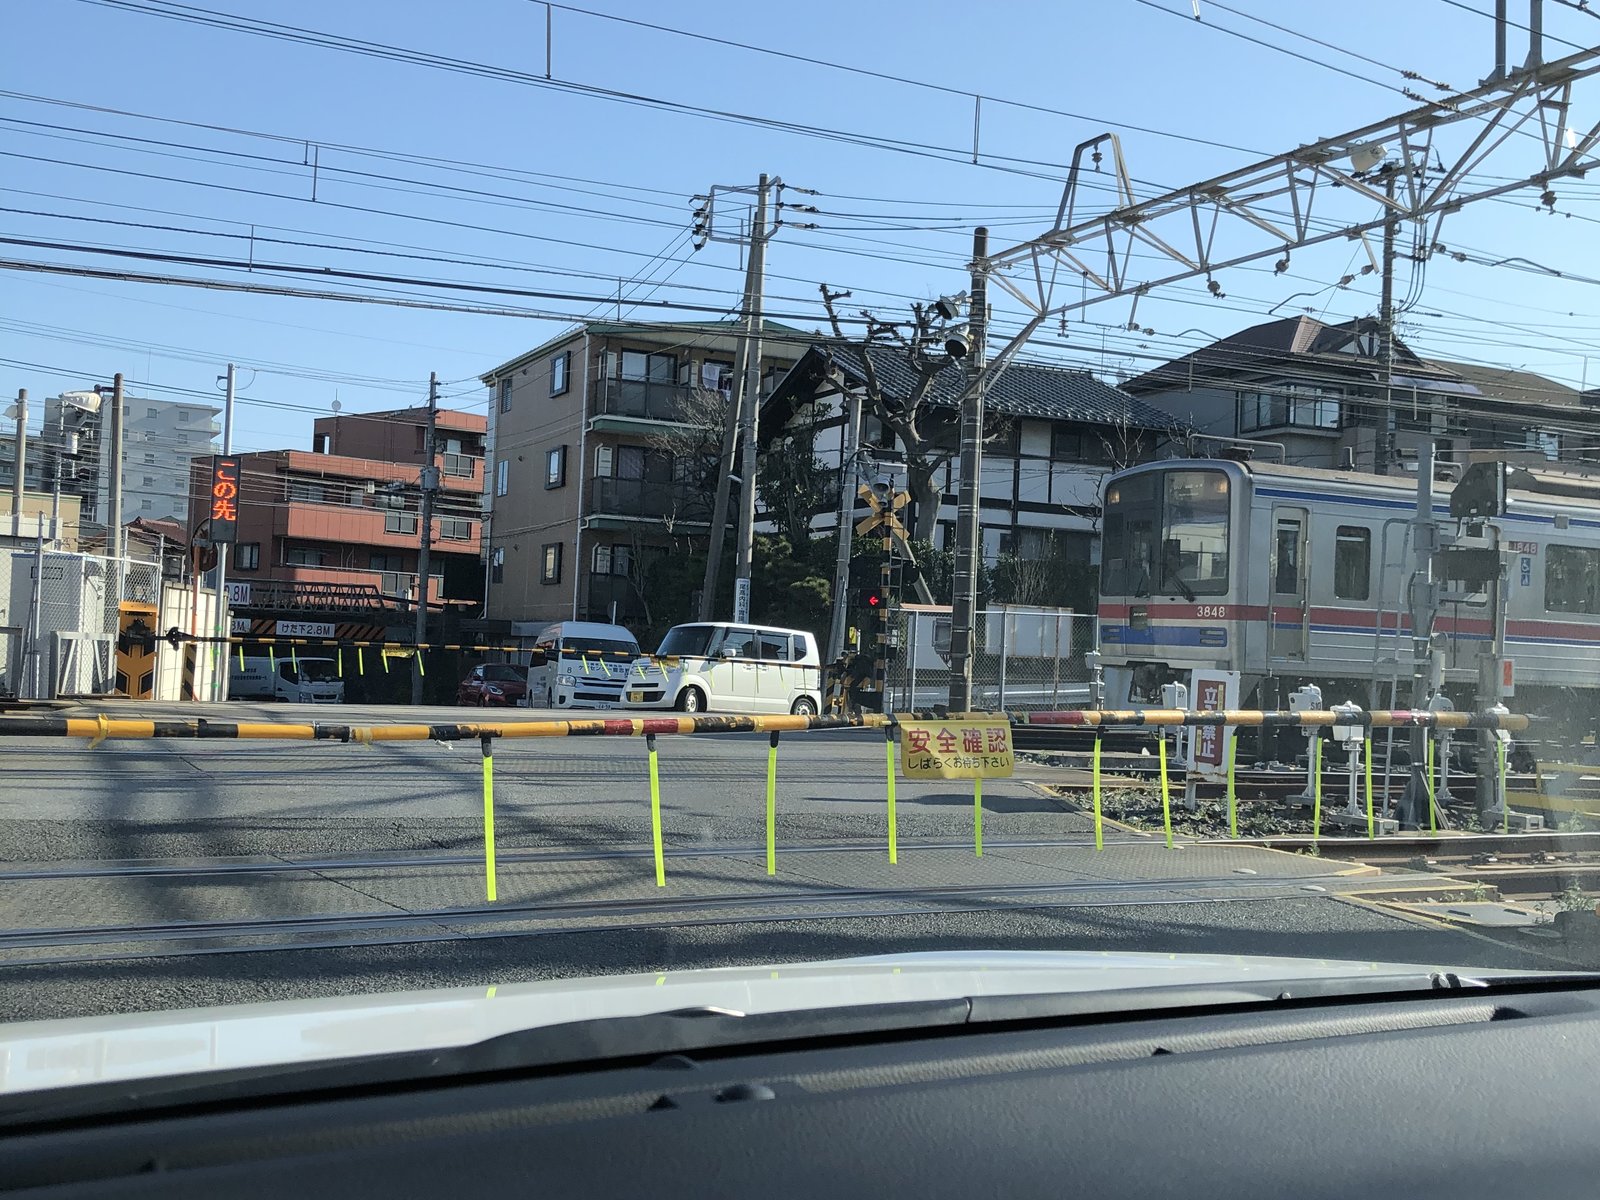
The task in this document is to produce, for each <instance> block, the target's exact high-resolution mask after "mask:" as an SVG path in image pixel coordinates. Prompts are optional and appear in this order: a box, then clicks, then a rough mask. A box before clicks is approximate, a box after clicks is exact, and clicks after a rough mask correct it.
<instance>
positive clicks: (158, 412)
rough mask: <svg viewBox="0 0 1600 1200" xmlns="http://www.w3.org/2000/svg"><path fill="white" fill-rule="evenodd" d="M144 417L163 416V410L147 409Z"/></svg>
mask: <svg viewBox="0 0 1600 1200" xmlns="http://www.w3.org/2000/svg"><path fill="white" fill-rule="evenodd" d="M124 411H126V410H124ZM144 415H145V416H147V417H159V416H160V415H161V410H160V409H159V408H147V409H145V410H144Z"/></svg>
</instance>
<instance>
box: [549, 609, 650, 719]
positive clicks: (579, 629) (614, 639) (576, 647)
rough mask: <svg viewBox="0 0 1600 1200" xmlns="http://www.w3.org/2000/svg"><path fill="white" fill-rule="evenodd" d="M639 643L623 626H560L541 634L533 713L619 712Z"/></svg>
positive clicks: (578, 623) (593, 623) (588, 623)
mask: <svg viewBox="0 0 1600 1200" xmlns="http://www.w3.org/2000/svg"><path fill="white" fill-rule="evenodd" d="M638 657H639V643H638V642H637V641H636V640H635V639H634V636H633V634H631V633H629V632H628V631H627V630H626V629H624V628H623V627H622V626H621V625H605V624H601V623H600V622H597V621H558V622H556V623H555V624H553V625H549V626H547V627H546V628H544V629H542V630H540V631H539V635H538V637H537V638H536V639H535V640H534V644H533V665H532V666H531V667H529V668H528V691H527V696H528V699H527V704H528V706H529V707H530V708H615V707H617V705H619V704H621V703H622V691H623V688H624V687H625V686H626V682H627V679H628V673H629V671H630V669H631V668H632V667H633V664H634V661H635V660H636V659H637V658H638Z"/></svg>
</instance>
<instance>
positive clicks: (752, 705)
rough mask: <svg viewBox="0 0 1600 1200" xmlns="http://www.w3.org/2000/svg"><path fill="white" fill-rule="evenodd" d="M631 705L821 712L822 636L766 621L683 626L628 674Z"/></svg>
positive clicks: (689, 709) (693, 709) (673, 630)
mask: <svg viewBox="0 0 1600 1200" xmlns="http://www.w3.org/2000/svg"><path fill="white" fill-rule="evenodd" d="M626 703H627V704H628V705H630V706H633V705H639V706H642V707H645V708H676V709H678V710H679V711H680V712H689V713H695V712H711V711H715V712H775V713H803V714H806V715H815V714H816V713H818V712H820V711H822V660H821V658H820V657H819V655H818V653H817V639H816V638H815V637H813V636H812V635H811V634H809V633H807V632H805V631H804V630H801V629H774V628H771V627H768V626H763V625H733V624H722V623H697V624H693V625H677V626H674V627H673V628H671V629H669V630H668V631H667V636H666V637H664V638H662V639H661V647H660V649H658V650H657V651H656V653H655V655H654V656H653V657H651V658H642V659H640V660H639V662H638V663H637V664H635V667H634V670H633V672H632V673H631V674H630V675H629V676H628V686H627V700H626Z"/></svg>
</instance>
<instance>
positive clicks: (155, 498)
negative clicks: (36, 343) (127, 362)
mask: <svg viewBox="0 0 1600 1200" xmlns="http://www.w3.org/2000/svg"><path fill="white" fill-rule="evenodd" d="M102 399H103V401H104V403H98V401H100V400H102ZM110 399H111V397H110V392H109V390H107V391H106V392H105V393H104V394H103V397H102V396H97V395H96V394H95V393H94V392H65V393H63V394H62V395H60V396H52V397H50V398H49V399H47V400H46V401H45V411H44V426H43V429H42V431H41V432H42V437H41V439H40V440H41V441H42V443H43V447H42V448H43V449H45V450H46V452H47V453H52V454H53V452H54V451H56V450H57V449H58V448H59V449H61V450H62V451H63V452H64V453H63V457H62V463H63V469H62V477H61V490H62V491H63V492H64V493H66V494H69V495H76V496H80V497H82V499H83V520H84V521H85V522H86V523H88V522H94V523H98V524H104V523H105V521H106V518H107V517H108V516H109V514H110V508H111V497H110V493H111V472H110V460H111V429H110V422H109V417H110ZM221 412H222V409H221V408H220V407H219V406H217V405H213V404H198V403H194V402H192V401H187V400H149V399H145V398H142V397H135V396H124V397H123V401H122V422H123V428H122V519H123V521H124V522H127V521H131V520H133V519H134V518H135V517H143V518H145V519H146V520H170V521H179V522H186V521H187V520H188V516H189V460H190V458H192V457H194V456H195V455H210V454H214V453H216V452H217V451H218V447H217V445H216V438H217V435H218V434H219V433H220V432H221V431H222V426H221V424H220V423H219V422H218V421H217V417H218V415H219V414H220V413H221ZM50 472H51V473H49V474H47V475H46V476H45V477H44V478H43V480H42V481H41V485H42V486H43V487H44V488H46V489H48V488H50V487H52V486H53V485H54V476H53V463H52V467H51V468H50Z"/></svg>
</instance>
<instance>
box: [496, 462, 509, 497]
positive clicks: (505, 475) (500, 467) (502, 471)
mask: <svg viewBox="0 0 1600 1200" xmlns="http://www.w3.org/2000/svg"><path fill="white" fill-rule="evenodd" d="M510 490H511V464H510V462H508V461H507V460H506V459H503V458H502V459H501V460H500V461H499V462H497V463H495V465H494V494H495V495H496V496H504V495H505V494H506V493H507V492H509V491H510Z"/></svg>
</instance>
